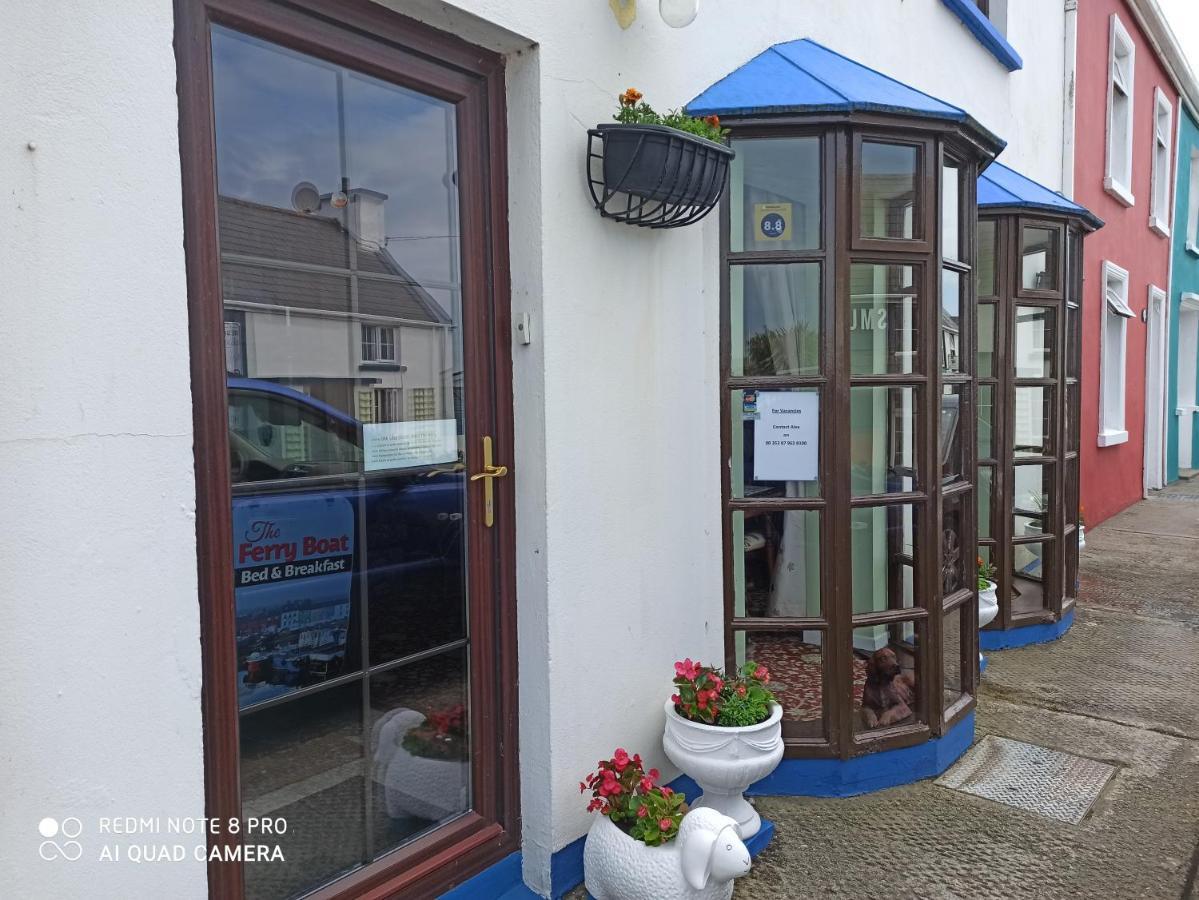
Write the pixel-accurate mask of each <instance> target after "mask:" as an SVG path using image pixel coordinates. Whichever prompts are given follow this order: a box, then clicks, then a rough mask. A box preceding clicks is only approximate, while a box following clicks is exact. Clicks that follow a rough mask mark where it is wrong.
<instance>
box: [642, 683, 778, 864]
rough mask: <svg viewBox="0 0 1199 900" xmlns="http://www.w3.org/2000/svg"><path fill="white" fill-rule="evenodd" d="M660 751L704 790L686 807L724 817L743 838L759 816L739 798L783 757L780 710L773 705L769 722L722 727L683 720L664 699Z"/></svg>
mask: <svg viewBox="0 0 1199 900" xmlns="http://www.w3.org/2000/svg"><path fill="white" fill-rule="evenodd" d="M662 749H663V750H665V751H666V755H667V757H669V758H670V761H671V762H672V763H674V764H675V765H676V766H678V767H679V768H680V769H682V770H683V772H684V774H686V775H688V776H690V777H691V779H692V780H693V781H695V783H696V784H698V785H699V786H700V788H702V789H703V795H702V796H700V797H699V798H698V799H697V800H696V801H695V802H694V803H692V804H691V805H692V806H693V807H694V806H706V807H710V808H711V809H714V810H716V811H717V812H720V813H723V814H724V815H726V816H728V817H729V818H731V819H732V820H733V821H735V822H736V823H737V831H738V833H739V834H740V835H741V839H742V840H745V839H746V838H749V837H752V836H753V835H755V834H757V833H758V829H759V828H761V827H762V817H761V816H759V815H758V811H757V810H756V809H754V808H753V806H752V805H751V804H750V803H749V801H748V800H746V799H745V797H744V796H743V794H744V793H745V790H746V788H748V787H749V786H750V785H751V784H753V783H754V782H755V781H760V780H761V779H763V778H765V777H766V776H767V775H769V774H770V773H771V772H773V771H774V770H775V768H776V767H777V766H778V764H779V762H780V761H781V760H782V758H783V708H782V707H781V706H779V705H778V704H777V703H772V704H771V710H770V718H769V719H767V720H766V721H765V722H759V723H758V724H757V725H747V726H745V727H742V728H721V727H719V726H717V725H705V724H703V723H702V722H692V721H690V720H689V719H685V718H683V717H682V716H680V715H679V714H678V713H677V712H676V711H675V708H674V703H672V702H671V701H670V700H667V701H666V731H665V733H664V734H663V735H662Z"/></svg>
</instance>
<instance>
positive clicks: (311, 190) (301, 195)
mask: <svg viewBox="0 0 1199 900" xmlns="http://www.w3.org/2000/svg"><path fill="white" fill-rule="evenodd" d="M291 205H292V207H293V208H294V209H295V210H296V211H297V212H302V213H314V212H316V211H317V210H318V209H320V208H321V192H320V191H318V190H317V189H316V185H315V184H313V183H312V182H311V181H301V182H300V183H299V184H297V185H296V186H295V187H294V188H292V191H291Z"/></svg>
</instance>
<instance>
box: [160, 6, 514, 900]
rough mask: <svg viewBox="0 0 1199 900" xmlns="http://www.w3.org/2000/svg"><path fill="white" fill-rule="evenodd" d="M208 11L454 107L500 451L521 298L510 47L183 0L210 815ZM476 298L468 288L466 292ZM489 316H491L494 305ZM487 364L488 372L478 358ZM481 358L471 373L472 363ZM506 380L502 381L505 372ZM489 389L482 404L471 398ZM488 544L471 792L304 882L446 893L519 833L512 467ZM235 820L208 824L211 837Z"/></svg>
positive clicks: (219, 540) (221, 692)
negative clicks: (512, 233)
mask: <svg viewBox="0 0 1199 900" xmlns="http://www.w3.org/2000/svg"><path fill="white" fill-rule="evenodd" d="M210 24H220V25H223V26H227V27H230V28H233V29H236V30H238V31H242V32H246V33H250V34H253V35H255V36H257V37H260V38H263V39H265V40H268V41H272V42H274V43H278V44H282V45H284V46H287V47H290V48H292V49H294V50H297V51H300V52H304V53H308V54H311V55H314V56H318V57H321V58H323V59H326V60H329V61H332V62H335V63H338V64H341V65H344V66H347V67H350V68H353V69H355V70H357V71H360V72H364V73H366V74H369V75H372V76H375V77H378V78H381V79H383V80H385V81H389V82H391V83H394V84H399V85H402V86H404V87H408V88H411V89H414V90H419V91H422V92H424V93H426V94H430V95H433V96H436V97H439V98H441V99H444V100H447V101H449V102H451V103H454V104H456V105H457V107H458V109H459V126H460V128H459V169H460V171H463V172H465V173H469V175H468V177H464V178H463V179H462V184H461V186H460V190H461V194H460V197H461V203H462V207H463V210H464V215H463V216H462V221H463V222H464V223H469V222H472V221H473V222H476V223H478V227H476V228H474V229H473V230H471V231H470V233H469V234H468V231H467V227H466V225H465V224H464V227H463V238H462V239H463V241H464V244H466V246H467V247H468V248H469V249H470V250H472V251H473V252H466V253H463V254H462V259H463V287H464V292H467V293H472V292H473V294H474V300H473V306H474V308H476V309H478V310H480V311H481V313H480V315H479V320H478V321H468V322H467V323H465V324H466V327H465V328H464V332H465V338H464V340H465V343H464V348H463V350H464V353H465V354H467V355H468V356H469V357H471V358H476V359H480V360H484V361H486V362H487V365H479V366H475V367H473V369H472V367H468V373H467V376H466V377H467V380H468V382H469V384H468V385H467V387H468V389H470V388H474V389H475V390H476V391H478V396H484V395H485V394H484V391H483V389H484V388H486V391H487V392H490V393H488V394H487V396H491V397H493V399H494V402H493V403H490V404H487V405H488V406H489V407H490V408H487V409H472V410H469V414H468V417H467V422H466V431H467V440H468V441H469V442H470V445H471V446H475V445H477V444H478V441H479V439H480V436H481V435H482V434H484V433H486V434H489V435H492V436H493V438H494V441H495V446H496V455H497V457H498V458H499V459H500V460H501V461H502V460H509V461H510V460H512V446H513V436H512V397H511V389H510V385H511V358H510V350H509V341H508V339H507V335H508V334H509V324H510V309H509V292H508V283H509V282H508V265H507V247H508V236H507V214H506V211H507V187H506V172H507V156H506V143H507V138H506V126H505V120H506V112H505V103H504V67H503V59H502V57H500V56H499V55H497V54H495V53H493V52H491V51H488V50H484V49H482V48H479V47H475V46H473V45H471V44H468V43H466V42H465V41H463V40H461V39H459V38H457V37H455V36H453V35H449V34H446V33H444V32H440V31H437V30H435V29H433V28H430V27H428V26H426V25H424V24H422V23H419V22H415V21H412V20H410V19H407V18H405V17H403V16H401V15H399V14H398V13H395V12H392V11H390V10H387V9H385V8H383V7H381V6H378V5H376V4H374V3H371V2H366V0H289V2H287V3H286V4H284V3H281V2H276V0H175V54H176V60H177V68H178V78H179V80H178V93H179V106H180V122H179V134H180V162H181V167H182V172H181V174H182V185H183V220H184V239H185V250H186V258H187V285H188V312H189V319H190V352H191V375H192V397H193V420H194V428H195V450H194V452H195V476H196V538H197V555H198V559H199V567H198V588H199V596H200V621H201V647H202V666H203V678H204V683H203V694H202V713H203V722H204V769H205V796H206V815H207V816H209V817H211V818H217V819H224V820H228V819H230V818H239V817H241V815H242V805H241V789H240V776H239V768H240V755H239V746H238V719H239V710H238V700H237V694H236V686H235V680H234V678H233V677H232V673H233V672H235V671H236V667H237V657H236V648H235V646H234V642H233V635H234V618H233V614H234V597H233V580H232V579H231V578H230V577H229V572H231V571H232V565H233V560H232V543H233V542H232V515H231V507H230V497H231V496H232V491H231V483H230V473H229V458H228V454H229V448H228V433H227V428H228V422H227V419H228V416H227V397H226V385H225V362H224V356H225V349H224V321H223V320H224V317H223V314H222V299H221V281H220V257H219V247H218V243H217V231H216V195H217V191H216V181H215V171H216V170H215V135H214V131H213V127H214V126H213V120H212V72H211V58H210V44H209V26H210ZM464 305H465V304H464ZM484 320H485V321H484ZM484 369H486V372H484ZM472 371H473V375H472ZM495 385H498V387H496V386H495ZM478 405H481V404H476V406H478ZM496 494H497V496H496V504H495V515H496V528H495V529H494V534H495V544H494V546H493V547H489V548H486V549H484V548H480V547H477V546H476V547H474V548H472V549H471V551H470V565H471V571H472V572H482V573H484V574H483V575H481V576H480V582H481V583H482V584H483V586H484V587H486V588H488V590H483V591H479V590H474V589H473V588H474V587H475V585H473V584H472V590H471V591H470V595H469V600H468V603H469V615H470V620H471V622H472V635H473V638H472V643H471V646H472V651H471V679H470V690H471V696H472V706H471V731H472V735H473V743H474V746H473V749H472V783H473V784H474V791H473V797H472V809H471V810H470V811H468V812H466V813H464V814H462V815H461V816H459V817H458V818H457V819H454V820H452V821H451V822H449V823H447V824H446V825H444V826H442V827H440V828H437V829H435V830H433V831H432V832H430V833H428V834H426V835H423V836H421V837H418V838H416V839H414V840H413V841H411V842H409V843H407V844H404V845H402V846H400V847H398V848H396V849H395V850H392V851H391V852H389V853H386V854H385V855H383V856H382V857H380V858H379V859H378V860H375V861H373V862H371V863H367V864H364V865H362V866H361V867H359V868H357V869H355V870H353V871H351V872H350V873H349V874H347V875H345V876H342V877H340V878H338V879H336V880H334V881H332V882H331V883H329V884H327V885H325V886H323V887H318V888H316V889H314V890H313V892H312V893H310V894H308V895H307V896H310V897H318V898H349V897H356V896H362V895H365V894H370V895H372V896H384V895H386V896H396V895H399V894H402V893H407V894H410V895H412V896H418V895H419V896H429V895H436V894H439V893H441V892H442V891H444V890H446V889H448V888H450V887H452V886H453V885H455V884H458V883H460V882H462V881H464V880H465V879H467V878H469V877H471V876H472V875H474V874H476V873H478V872H480V871H482V870H483V869H485V868H486V867H487V866H489V865H492V864H493V863H495V862H497V861H499V860H500V859H502V858H503V857H505V856H507V855H508V854H510V853H512V852H513V851H514V850H516V849H518V847H519V840H520V835H519V821H520V817H519V779H518V775H517V772H518V770H517V762H516V760H517V713H516V702H517V698H516V683H517V678H516V659H517V658H516V626H515V622H516V602H515V597H516V590H515V552H514V546H513V536H514V534H515V514H514V507H513V502H512V498H513V492H512V489H511V479H508V484H504V485H501V486H499V488H498V490H497V491H496ZM467 502H468V504H469V506H468V508H469V511H470V516H471V517H473V518H474V519H475V520H476V521H481V520H482V513H483V498H482V491H481V490H478V491H471V492H470V493H469V495H468V499H467ZM236 843H237V840H236V836H230V835H228V834H225V833H222V834H219V835H210V836H209V847H210V849H211V848H213V847H217V846H226V845H229V844H236ZM208 890H209V896H210V897H213V898H220V900H241V898H242V897H243V896H244V883H243V877H242V865H241V863H238V862H225V861H221V860H219V859H210V861H209V862H208Z"/></svg>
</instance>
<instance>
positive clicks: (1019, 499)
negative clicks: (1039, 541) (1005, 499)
mask: <svg viewBox="0 0 1199 900" xmlns="http://www.w3.org/2000/svg"><path fill="white" fill-rule="evenodd" d="M1012 468H1013V472H1014V474H1013V476H1012V481H1013V492H1012V496H1013V510H1014V512H1013V515H1014V523H1013V530H1012V534H1013V536H1014V537H1027V536H1028V535H1034V534H1041V533H1044V532H1048V531H1050V528H1051V515H1050V514H1051V512H1052V502H1053V501H1052V498H1053V467H1052V466H1051V465H1048V464H1045V465H1023V466H1013V467H1012Z"/></svg>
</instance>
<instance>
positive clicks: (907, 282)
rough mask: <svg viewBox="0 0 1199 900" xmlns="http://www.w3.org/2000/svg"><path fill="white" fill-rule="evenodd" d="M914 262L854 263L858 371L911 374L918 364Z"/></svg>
mask: <svg viewBox="0 0 1199 900" xmlns="http://www.w3.org/2000/svg"><path fill="white" fill-rule="evenodd" d="M914 273H915V268H914V267H913V266H899V265H890V264H886V263H854V264H853V266H852V267H851V268H850V276H849V277H850V307H849V316H850V319H849V365H850V373H851V374H853V375H887V374H907V373H909V372H914V371H916V368H917V366H918V359H917V356H918V353H919V350H918V347H919V343H918V341H919V328H918V327H917V324H916V317H917V307H916V303H917V296H916V286H915V274H914Z"/></svg>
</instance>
